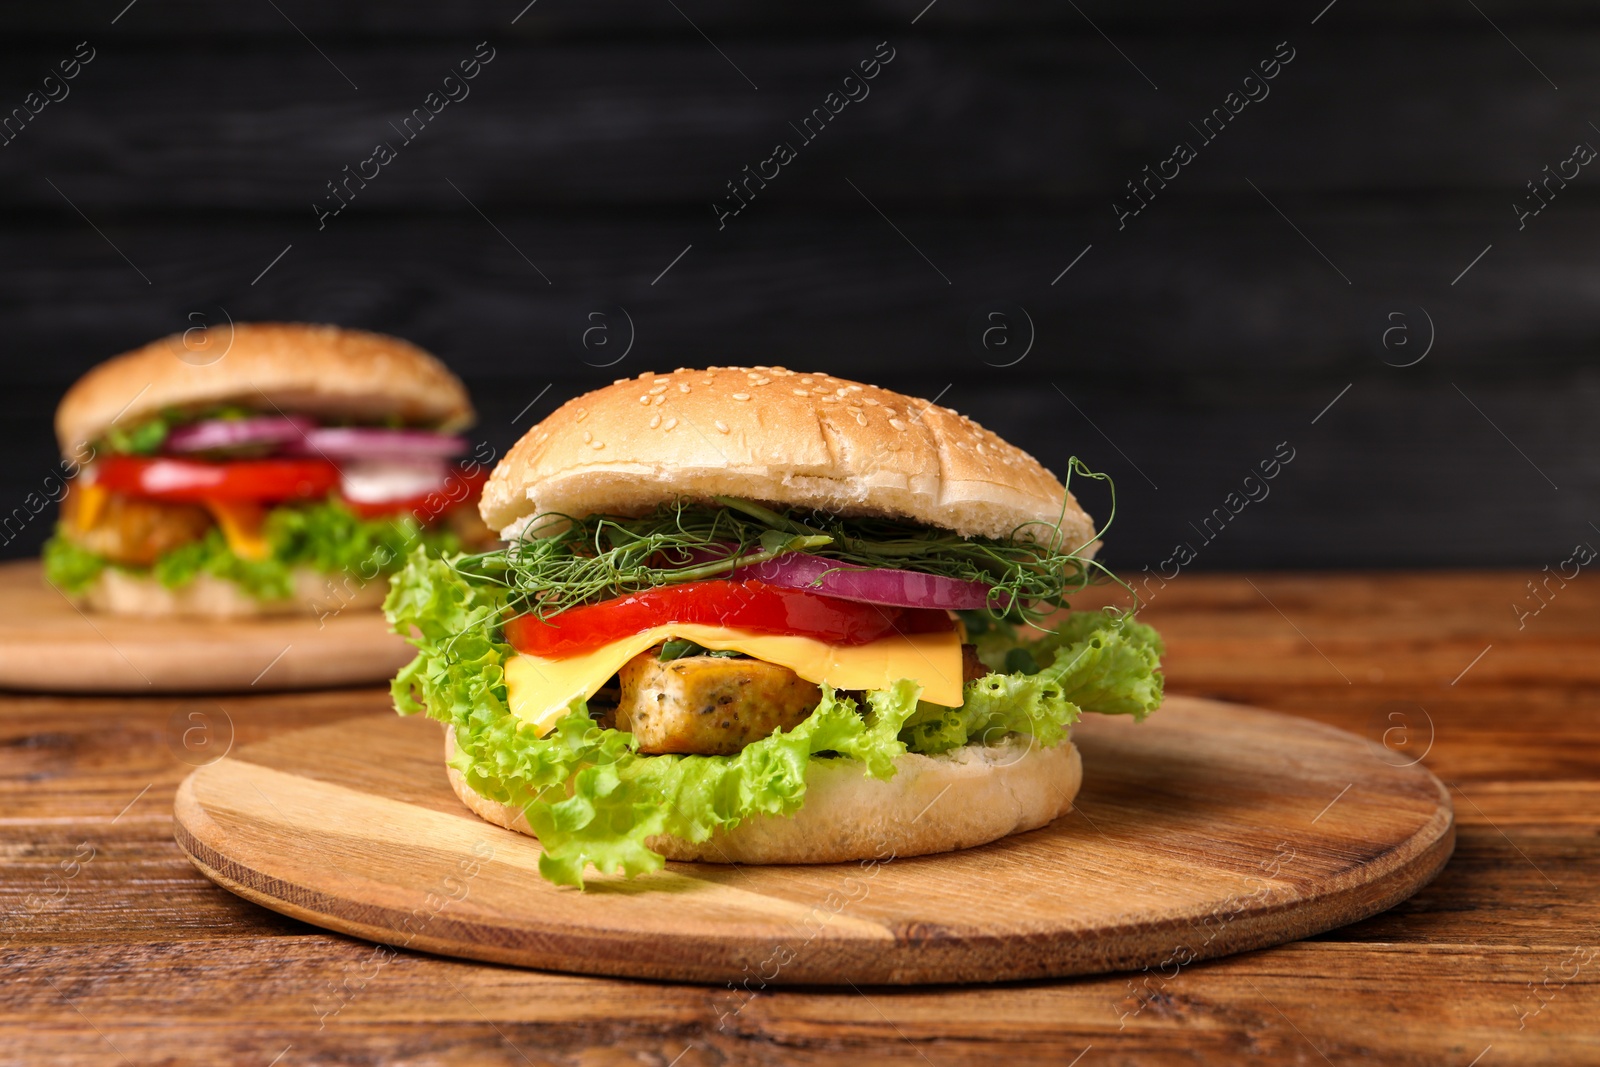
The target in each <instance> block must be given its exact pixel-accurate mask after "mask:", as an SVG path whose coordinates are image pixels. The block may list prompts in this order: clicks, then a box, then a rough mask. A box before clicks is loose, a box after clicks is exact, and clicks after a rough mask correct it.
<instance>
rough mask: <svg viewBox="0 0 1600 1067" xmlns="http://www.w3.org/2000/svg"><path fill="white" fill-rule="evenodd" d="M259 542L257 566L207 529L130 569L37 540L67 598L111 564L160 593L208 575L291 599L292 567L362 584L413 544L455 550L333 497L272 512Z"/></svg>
mask: <svg viewBox="0 0 1600 1067" xmlns="http://www.w3.org/2000/svg"><path fill="white" fill-rule="evenodd" d="M262 536H263V537H264V538H265V539H266V541H267V544H268V545H269V546H270V547H271V550H272V554H271V555H270V556H268V557H267V558H266V559H263V560H248V559H244V558H243V557H241V556H238V555H236V554H235V553H234V551H233V550H232V549H231V548H229V547H228V543H227V541H226V540H225V539H224V538H223V536H222V531H221V530H219V529H217V528H215V527H213V528H212V529H210V530H208V531H207V532H206V535H205V536H204V537H202V538H200V539H199V540H196V541H190V542H189V543H188V544H185V545H180V546H179V547H177V548H175V549H173V550H172V551H170V552H168V553H166V554H165V555H163V556H161V557H160V558H159V559H157V560H156V561H155V563H154V564H152V565H151V566H150V567H149V568H136V567H123V566H120V565H118V564H113V563H111V562H110V561H108V560H106V559H105V558H104V557H102V556H99V555H96V554H95V553H93V552H90V551H89V550H88V549H86V548H83V547H82V546H80V545H78V544H76V543H74V542H73V541H72V540H71V539H70V538H69V537H68V536H67V535H65V534H64V533H63V532H62V531H61V530H60V529H57V531H56V533H55V535H54V536H53V537H51V538H50V540H49V541H47V542H45V546H44V551H43V558H44V574H45V578H46V579H47V580H48V581H49V582H50V583H51V584H52V585H54V586H56V587H57V588H58V589H61V590H63V591H64V592H67V593H81V592H83V591H84V590H85V589H87V588H88V587H89V586H90V585H93V584H94V581H95V579H97V578H99V577H100V573H101V571H103V570H105V569H106V568H107V567H112V566H115V567H117V569H119V570H123V571H127V572H129V573H132V574H149V575H150V576H152V577H154V578H155V579H156V580H157V581H159V582H160V583H161V584H162V585H163V586H165V587H167V588H168V589H177V588H180V587H182V586H184V585H187V584H188V583H190V582H192V581H193V580H194V579H195V578H197V577H199V576H200V575H202V574H209V575H211V576H213V577H215V578H222V579H225V580H227V581H230V582H232V583H234V584H235V585H237V586H239V587H240V588H241V589H243V590H245V591H246V592H247V593H249V594H250V595H251V596H253V597H255V598H256V599H257V600H283V599H287V598H289V597H291V596H293V595H294V577H293V571H294V569H295V568H296V567H308V568H310V569H311V570H314V571H317V572H318V573H321V574H326V575H330V576H338V575H344V574H348V575H351V576H352V577H354V578H356V579H358V580H362V581H370V580H372V579H373V578H376V577H378V576H380V575H387V574H392V573H393V572H394V571H396V570H398V569H399V568H400V566H401V564H402V563H403V562H404V561H405V558H406V555H407V554H408V553H409V552H410V551H411V550H412V548H413V547H415V546H417V545H421V546H422V547H423V548H425V549H426V550H427V551H430V552H435V553H445V552H454V551H455V550H456V549H458V548H459V547H460V545H459V543H458V541H457V539H456V537H455V535H454V534H451V533H449V532H448V531H440V530H425V529H423V528H422V526H421V525H420V524H419V523H418V522H417V520H416V518H415V517H414V516H412V515H409V514H405V515H399V516H395V517H393V518H381V519H363V518H360V517H359V516H357V515H356V514H355V513H354V512H352V511H351V510H350V509H349V508H347V507H345V506H344V505H343V504H341V503H339V502H338V501H336V500H333V499H328V500H323V501H318V502H316V503H311V504H291V505H284V506H281V507H276V508H273V509H272V510H271V511H269V512H268V513H267V516H266V519H265V520H264V522H263V525H262Z"/></svg>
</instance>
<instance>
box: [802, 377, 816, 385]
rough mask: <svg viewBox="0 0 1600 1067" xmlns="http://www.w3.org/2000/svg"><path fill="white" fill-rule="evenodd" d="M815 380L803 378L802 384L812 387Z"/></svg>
mask: <svg viewBox="0 0 1600 1067" xmlns="http://www.w3.org/2000/svg"><path fill="white" fill-rule="evenodd" d="M813 380H814V379H812V378H801V379H800V384H801V385H810V384H811V383H812V381H813Z"/></svg>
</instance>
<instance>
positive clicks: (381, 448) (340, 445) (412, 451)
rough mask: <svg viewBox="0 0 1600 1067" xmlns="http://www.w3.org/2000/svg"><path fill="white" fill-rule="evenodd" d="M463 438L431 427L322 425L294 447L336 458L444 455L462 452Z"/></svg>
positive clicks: (418, 457)
mask: <svg viewBox="0 0 1600 1067" xmlns="http://www.w3.org/2000/svg"><path fill="white" fill-rule="evenodd" d="M466 448H467V441H466V438H464V437H457V436H455V435H453V434H446V433H434V432H433V431H432V430H385V429H378V428H375V427H370V426H325V427H319V428H317V429H313V430H311V431H310V432H308V433H307V434H306V436H305V438H304V439H303V440H302V441H300V442H299V443H298V444H296V445H295V446H294V450H295V451H296V452H303V453H306V454H308V455H322V456H329V457H332V458H335V459H337V458H338V457H340V456H348V457H351V458H353V459H354V458H361V459H366V458H372V459H378V458H393V459H402V458H414V459H422V458H426V457H430V456H432V457H444V458H448V457H450V456H455V455H459V454H460V453H462V452H465V451H466Z"/></svg>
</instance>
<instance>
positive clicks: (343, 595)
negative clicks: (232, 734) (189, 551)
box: [72, 567, 389, 619]
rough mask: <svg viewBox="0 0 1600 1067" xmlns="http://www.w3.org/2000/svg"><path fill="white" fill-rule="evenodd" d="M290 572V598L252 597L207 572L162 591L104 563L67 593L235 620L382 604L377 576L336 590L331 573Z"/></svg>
mask: <svg viewBox="0 0 1600 1067" xmlns="http://www.w3.org/2000/svg"><path fill="white" fill-rule="evenodd" d="M291 574H292V576H293V580H294V595H293V596H291V597H289V598H288V599H287V600H257V599H256V598H255V597H253V596H251V595H250V594H249V593H247V592H245V591H244V590H243V589H241V588H239V587H238V586H237V585H234V584H233V583H232V582H230V581H227V580H226V579H223V578H217V577H214V576H212V575H209V574H201V575H197V576H196V577H195V578H194V579H193V580H192V581H189V582H185V583H184V584H183V585H180V586H178V587H177V588H176V589H168V588H167V587H166V586H164V585H162V584H161V583H160V582H158V581H156V579H154V578H151V577H148V576H145V575H138V574H129V573H128V572H127V571H119V570H117V569H116V568H114V567H107V568H106V569H105V570H103V571H101V572H100V577H99V578H96V579H95V581H94V584H93V585H91V586H89V588H88V589H86V590H84V591H83V592H82V593H79V594H78V595H76V596H74V597H72V602H73V603H75V604H77V605H78V606H79V607H81V608H87V609H88V610H90V611H96V612H100V613H101V614H104V615H131V616H140V617H145V618H149V617H160V616H167V617H173V616H181V617H188V618H203V619H241V618H257V617H260V616H267V615H329V614H332V615H337V614H339V613H340V612H341V611H345V610H347V609H351V608H354V609H355V610H357V611H372V610H375V609H377V608H378V607H380V606H382V604H383V598H384V596H385V595H386V594H387V593H388V592H389V583H388V582H387V581H385V580H383V579H381V578H380V579H375V580H373V581H370V582H366V583H365V584H360V585H358V584H357V583H356V582H355V581H354V580H350V581H346V582H344V583H343V585H344V586H345V587H346V588H340V587H339V586H338V585H335V583H334V579H333V578H332V577H330V576H329V575H326V574H322V573H320V572H318V571H314V570H312V569H311V568H309V567H296V568H294V570H293V571H292V572H291Z"/></svg>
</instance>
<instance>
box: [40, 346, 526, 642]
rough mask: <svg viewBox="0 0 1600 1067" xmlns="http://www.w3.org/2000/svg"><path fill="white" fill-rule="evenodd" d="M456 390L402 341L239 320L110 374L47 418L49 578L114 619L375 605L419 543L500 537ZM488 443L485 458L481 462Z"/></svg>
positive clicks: (461, 391) (113, 366) (140, 354)
mask: <svg viewBox="0 0 1600 1067" xmlns="http://www.w3.org/2000/svg"><path fill="white" fill-rule="evenodd" d="M472 419H473V411H472V405H471V403H470V402H469V400H468V398H467V393H466V389H465V388H464V387H463V386H462V384H461V382H460V381H459V380H458V379H457V378H456V377H455V375H453V374H451V373H450V372H449V371H448V370H446V369H445V367H444V366H443V364H441V363H440V362H439V361H438V360H436V359H434V358H433V357H432V356H430V355H428V354H427V353H426V352H424V351H422V350H421V349H419V348H417V347H416V346H414V345H411V344H408V343H406V342H405V341H401V340H399V339H397V338H394V337H385V336H383V335H381V334H374V333H365V332H362V331H358V330H343V329H339V328H338V327H335V326H308V325H298V324H279V323H249V324H247V323H240V324H237V325H234V326H232V327H231V328H230V327H220V328H216V329H212V330H208V331H204V332H203V333H202V332H193V331H192V332H191V333H189V334H179V335H174V336H172V337H168V338H165V339H163V340H160V341H156V342H153V343H151V344H149V345H146V346H145V347H143V348H140V349H138V350H136V351H133V352H128V353H126V354H124V355H121V356H118V357H116V358H115V359H112V360H109V361H107V362H105V363H102V364H100V365H99V366H97V367H95V368H94V369H93V370H91V371H90V372H89V373H88V374H86V375H84V376H83V377H82V378H81V379H79V380H78V382H77V383H76V384H75V385H73V387H72V388H71V389H70V390H68V392H67V395H66V396H65V397H64V398H63V399H62V401H61V405H60V407H59V408H58V409H57V410H56V436H57V438H58V440H59V443H60V446H61V451H62V455H63V456H64V457H66V462H65V463H64V464H63V471H64V472H65V473H67V474H68V475H69V476H70V477H71V479H72V480H71V485H70V488H69V489H68V490H67V492H66V495H65V496H64V497H63V498H62V510H61V516H60V521H59V523H58V524H57V526H56V529H55V532H54V535H53V536H52V537H51V538H50V540H49V541H48V542H47V543H46V544H45V546H44V553H43V556H44V573H45V578H46V579H47V580H48V581H49V582H50V583H51V584H53V585H54V586H55V587H56V588H58V589H59V590H61V592H62V593H64V594H65V595H66V596H67V597H68V598H69V599H70V600H72V601H73V602H74V603H76V604H77V605H78V606H79V607H80V608H84V609H87V610H93V611H99V612H105V613H109V614H113V615H180V616H197V617H209V618H219V617H230V616H253V615H281V614H300V613H315V614H319V615H326V614H327V613H330V612H336V611H340V610H343V609H346V608H366V609H367V610H371V611H375V610H376V609H377V607H378V606H379V605H380V604H381V603H382V599H383V594H384V592H385V591H386V589H387V585H386V583H385V582H384V581H381V580H379V579H381V578H383V577H385V576H387V575H388V574H390V573H392V572H394V571H395V570H397V569H399V567H400V566H401V565H402V564H403V563H404V561H405V559H406V557H407V555H408V554H409V553H410V552H411V550H412V549H413V548H416V547H425V548H427V549H429V550H431V551H434V552H455V551H460V550H462V549H464V548H472V549H481V548H485V547H487V546H488V545H490V544H492V543H494V539H493V536H492V534H490V533H489V531H488V529H487V528H486V527H484V526H483V524H482V522H481V521H480V520H479V519H478V517H477V515H476V513H475V510H474V509H473V507H472V505H473V503H474V502H475V500H476V496H477V493H478V491H479V490H480V489H481V487H482V484H483V482H484V480H486V479H487V477H488V470H487V467H486V465H485V464H486V462H487V459H488V458H489V457H488V456H487V455H484V456H478V457H476V458H469V459H468V461H467V462H466V463H465V464H464V465H463V464H458V462H457V457H459V456H461V455H462V453H464V452H465V451H466V448H467V442H466V441H465V440H464V439H463V438H461V437H459V436H456V435H455V433H454V431H456V430H459V429H461V428H463V427H465V426H467V425H469V424H470V423H471V422H472ZM480 451H481V450H480Z"/></svg>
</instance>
